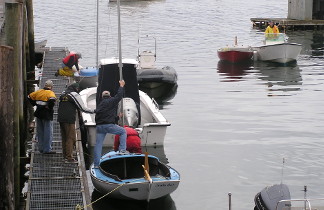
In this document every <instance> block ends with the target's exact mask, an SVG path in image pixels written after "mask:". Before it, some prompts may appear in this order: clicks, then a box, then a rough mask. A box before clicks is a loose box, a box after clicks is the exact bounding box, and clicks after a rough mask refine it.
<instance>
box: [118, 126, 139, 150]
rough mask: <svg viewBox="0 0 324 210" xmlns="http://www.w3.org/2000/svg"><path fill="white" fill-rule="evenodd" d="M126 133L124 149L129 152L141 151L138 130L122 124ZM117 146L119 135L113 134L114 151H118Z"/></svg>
mask: <svg viewBox="0 0 324 210" xmlns="http://www.w3.org/2000/svg"><path fill="white" fill-rule="evenodd" d="M124 128H125V130H126V133H127V139H126V150H127V151H129V152H130V153H142V148H141V138H140V137H139V135H138V132H137V131H136V130H135V129H134V128H132V127H129V126H127V125H125V126H124ZM118 148H119V135H116V136H115V141H114V151H118Z"/></svg>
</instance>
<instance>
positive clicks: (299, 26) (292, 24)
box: [250, 18, 324, 30]
mask: <svg viewBox="0 0 324 210" xmlns="http://www.w3.org/2000/svg"><path fill="white" fill-rule="evenodd" d="M250 20H251V21H252V24H253V27H256V28H260V29H264V28H266V27H267V26H268V23H269V22H270V20H272V21H274V22H275V23H276V24H279V27H280V28H281V29H285V30H322V29H324V20H293V19H288V18H251V19H250Z"/></svg>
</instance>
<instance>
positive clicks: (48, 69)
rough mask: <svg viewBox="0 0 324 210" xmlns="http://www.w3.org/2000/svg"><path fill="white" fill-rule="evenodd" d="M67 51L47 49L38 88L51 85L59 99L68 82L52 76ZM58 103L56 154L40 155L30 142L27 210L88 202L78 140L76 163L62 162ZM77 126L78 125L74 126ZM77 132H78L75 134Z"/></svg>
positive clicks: (84, 204) (55, 120)
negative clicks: (49, 80) (48, 81)
mask: <svg viewBox="0 0 324 210" xmlns="http://www.w3.org/2000/svg"><path fill="white" fill-rule="evenodd" d="M66 53H67V49H66V48H48V49H47V50H46V51H45V52H44V59H43V60H44V63H43V74H42V77H41V80H40V88H42V87H44V83H45V81H46V80H48V79H51V80H52V81H53V83H54V86H53V91H54V92H55V94H56V97H57V98H58V97H59V96H60V94H61V92H62V91H63V90H65V89H66V87H67V85H68V84H69V83H70V81H69V79H68V78H64V77H55V76H54V73H55V71H56V70H57V69H58V68H59V67H60V66H61V60H62V58H63V57H64V56H65V55H66ZM57 108H58V102H57V103H56V105H55V108H54V120H53V144H52V147H53V151H55V152H56V154H50V155H49V154H46V155H45V154H42V153H40V152H39V151H38V147H37V142H36V141H33V143H32V151H31V162H30V173H29V178H28V191H27V201H26V209H27V210H29V209H42V210H44V209H48V210H52V209H76V206H81V207H82V209H83V208H84V209H87V208H86V207H85V206H86V205H87V204H89V203H90V193H89V188H88V180H87V175H86V169H85V162H84V158H83V151H82V143H81V140H80V137H79V136H78V137H77V143H76V152H75V154H74V155H75V156H76V157H77V159H78V163H65V162H64V160H63V155H62V142H61V134H60V127H59V123H58V122H57ZM76 127H79V126H76ZM77 133H78V132H77Z"/></svg>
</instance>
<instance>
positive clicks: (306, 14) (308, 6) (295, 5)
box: [288, 0, 313, 20]
mask: <svg viewBox="0 0 324 210" xmlns="http://www.w3.org/2000/svg"><path fill="white" fill-rule="evenodd" d="M312 16H313V0H288V18H289V19H296V20H312Z"/></svg>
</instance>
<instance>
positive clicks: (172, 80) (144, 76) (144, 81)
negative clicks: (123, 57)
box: [136, 66, 178, 88]
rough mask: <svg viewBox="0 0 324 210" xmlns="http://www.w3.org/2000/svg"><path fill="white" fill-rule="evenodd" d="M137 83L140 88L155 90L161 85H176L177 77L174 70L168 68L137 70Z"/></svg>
mask: <svg viewBox="0 0 324 210" xmlns="http://www.w3.org/2000/svg"><path fill="white" fill-rule="evenodd" d="M136 71H137V82H138V84H139V86H140V87H145V88H156V87H159V86H161V85H165V84H170V85H175V84H177V80H178V75H177V73H176V71H175V69H174V68H172V67H170V66H166V67H163V68H161V69H159V68H141V69H137V70H136Z"/></svg>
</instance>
